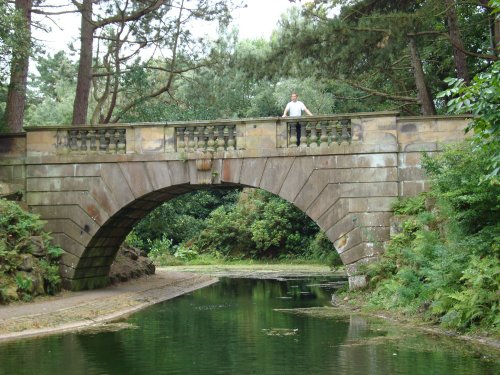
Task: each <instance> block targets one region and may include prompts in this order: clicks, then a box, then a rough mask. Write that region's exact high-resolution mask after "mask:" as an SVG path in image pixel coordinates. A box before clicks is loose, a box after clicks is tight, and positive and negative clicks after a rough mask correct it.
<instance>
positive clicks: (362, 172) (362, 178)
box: [329, 167, 398, 183]
mask: <svg viewBox="0 0 500 375" xmlns="http://www.w3.org/2000/svg"><path fill="white" fill-rule="evenodd" d="M330 176H331V178H330V180H329V182H330V183H358V182H381V181H382V182H383V181H398V170H397V168H396V167H378V168H356V169H354V168H353V169H338V170H335V173H332V174H330Z"/></svg>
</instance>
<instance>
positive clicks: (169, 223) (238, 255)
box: [126, 189, 341, 267]
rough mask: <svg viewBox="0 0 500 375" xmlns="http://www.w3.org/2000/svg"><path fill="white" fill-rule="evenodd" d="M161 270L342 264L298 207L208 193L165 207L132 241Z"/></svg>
mask: <svg viewBox="0 0 500 375" xmlns="http://www.w3.org/2000/svg"><path fill="white" fill-rule="evenodd" d="M126 242H127V243H128V244H129V245H132V246H136V247H139V248H141V249H144V250H145V251H146V252H148V253H149V256H150V257H151V258H152V259H153V260H154V262H155V263H156V264H158V265H172V264H179V262H189V263H190V264H193V263H196V264H207V263H208V264H212V263H213V262H216V261H219V262H220V261H228V260H234V259H257V260H258V259H268V260H272V259H281V260H286V261H290V260H294V259H298V258H300V259H303V260H305V261H319V262H321V263H327V264H329V265H331V266H332V267H335V266H338V265H340V264H341V261H340V257H339V255H338V253H337V251H336V250H335V249H334V247H333V244H332V243H331V241H330V240H329V239H328V238H327V237H326V235H325V234H324V233H323V232H321V231H319V228H318V227H317V226H316V225H315V224H314V223H313V222H312V220H310V219H309V218H308V217H307V216H305V215H304V213H302V212H301V211H300V210H298V209H297V208H296V207H295V206H293V205H292V204H290V203H288V202H286V201H284V200H282V199H281V198H279V197H277V196H275V195H273V194H270V193H267V192H265V191H262V190H255V189H244V190H243V191H242V192H240V190H221V191H217V190H204V191H197V192H193V193H188V194H185V195H183V196H181V197H178V198H176V199H175V200H172V201H169V202H166V203H164V204H163V205H162V206H160V207H158V208H157V209H156V210H155V211H153V212H152V213H151V214H150V215H149V216H148V217H146V218H145V219H143V220H142V221H141V222H140V223H138V224H137V226H136V227H135V228H134V230H133V231H132V232H131V233H130V234H129V235H128V236H127V239H126Z"/></svg>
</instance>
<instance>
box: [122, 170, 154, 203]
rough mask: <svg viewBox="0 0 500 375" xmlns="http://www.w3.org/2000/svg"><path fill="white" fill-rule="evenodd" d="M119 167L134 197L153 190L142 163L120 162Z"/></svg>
mask: <svg viewBox="0 0 500 375" xmlns="http://www.w3.org/2000/svg"><path fill="white" fill-rule="evenodd" d="M120 168H121V170H122V173H123V176H124V177H125V180H126V181H127V183H128V185H129V187H130V190H132V193H133V194H134V197H135V198H140V197H142V196H143V195H146V194H148V193H151V192H152V191H153V187H152V185H151V182H150V181H149V176H148V174H147V173H146V168H145V165H144V163H142V162H131V163H120Z"/></svg>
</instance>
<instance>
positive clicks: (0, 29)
mask: <svg viewBox="0 0 500 375" xmlns="http://www.w3.org/2000/svg"><path fill="white" fill-rule="evenodd" d="M29 46H30V40H29V35H28V33H27V32H26V28H25V27H24V21H23V18H22V16H21V14H19V13H18V12H16V10H15V9H14V7H13V6H12V5H10V4H9V2H8V1H7V0H0V85H3V84H4V80H5V77H6V76H7V71H8V66H9V64H10V60H11V58H12V52H13V50H14V48H15V49H16V50H17V51H25V52H26V53H28V50H29Z"/></svg>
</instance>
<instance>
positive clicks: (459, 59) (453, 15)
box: [444, 0, 470, 83]
mask: <svg viewBox="0 0 500 375" xmlns="http://www.w3.org/2000/svg"><path fill="white" fill-rule="evenodd" d="M444 4H445V6H446V18H447V21H448V32H449V35H450V40H451V44H452V46H451V47H452V49H453V60H454V61H455V68H456V69H457V77H458V78H461V79H463V80H464V81H465V82H466V83H469V82H470V78H469V70H468V68H467V55H466V54H465V53H464V52H462V51H464V44H463V42H462V37H461V36H460V28H459V26H458V17H457V10H456V7H455V0H444Z"/></svg>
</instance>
